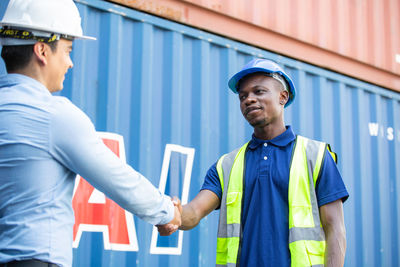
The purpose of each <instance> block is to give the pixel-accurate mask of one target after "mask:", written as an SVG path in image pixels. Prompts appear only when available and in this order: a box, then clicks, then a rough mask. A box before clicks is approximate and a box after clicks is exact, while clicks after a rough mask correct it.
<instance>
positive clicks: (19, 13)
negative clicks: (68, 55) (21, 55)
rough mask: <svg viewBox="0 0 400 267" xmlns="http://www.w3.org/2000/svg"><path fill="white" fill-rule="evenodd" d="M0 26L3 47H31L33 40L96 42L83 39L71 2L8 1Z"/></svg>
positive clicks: (62, 0)
mask: <svg viewBox="0 0 400 267" xmlns="http://www.w3.org/2000/svg"><path fill="white" fill-rule="evenodd" d="M0 26H1V27H2V29H1V37H2V39H3V40H2V43H3V45H18V44H28V43H31V44H32V43H35V42H37V41H38V39H37V38H35V37H36V36H39V37H47V38H51V39H54V38H53V37H54V36H53V35H57V36H58V38H59V37H60V36H61V37H63V38H68V39H75V38H82V39H91V40H95V39H96V38H94V37H89V36H84V35H83V33H82V27H81V17H80V15H79V11H78V9H77V7H76V5H75V4H74V2H73V1H72V0H10V2H9V4H8V7H7V9H6V12H5V13H4V17H3V19H2V20H1V22H0ZM7 30H8V31H7ZM10 30H11V31H10ZM13 30H14V31H13ZM18 30H20V31H18ZM39 40H41V39H39Z"/></svg>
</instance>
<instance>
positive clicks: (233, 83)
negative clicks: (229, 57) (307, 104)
mask: <svg viewBox="0 0 400 267" xmlns="http://www.w3.org/2000/svg"><path fill="white" fill-rule="evenodd" d="M256 72H264V73H277V74H279V75H281V76H282V77H283V78H284V79H285V81H286V82H287V84H288V85H289V88H288V89H289V100H288V102H287V103H286V105H285V107H287V106H289V105H290V104H291V103H292V101H293V99H294V97H295V94H296V93H295V92H296V90H295V87H294V84H293V82H292V80H291V79H290V78H289V77H288V76H287V75H286V74H285V73H283V72H282V71H270V70H267V69H264V68H259V67H252V68H248V69H244V70H241V71H239V72H238V73H236V74H235V75H233V76H232V78H230V79H229V81H228V86H229V88H230V89H231V90H232V92H234V93H235V94H238V85H239V81H240V80H241V79H243V78H244V77H245V76H247V75H249V74H252V73H256Z"/></svg>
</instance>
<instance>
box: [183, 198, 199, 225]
mask: <svg viewBox="0 0 400 267" xmlns="http://www.w3.org/2000/svg"><path fill="white" fill-rule="evenodd" d="M200 219H201V218H199V216H198V215H197V214H196V211H195V209H194V208H193V207H192V206H191V205H190V203H189V204H186V205H184V206H183V207H182V225H181V226H180V227H179V229H180V230H190V229H192V228H194V227H195V226H197V225H198V224H199V222H200Z"/></svg>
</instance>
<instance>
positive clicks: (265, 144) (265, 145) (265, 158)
mask: <svg viewBox="0 0 400 267" xmlns="http://www.w3.org/2000/svg"><path fill="white" fill-rule="evenodd" d="M267 146H268V144H267V143H264V147H267ZM267 159H268V157H267V156H264V160H267Z"/></svg>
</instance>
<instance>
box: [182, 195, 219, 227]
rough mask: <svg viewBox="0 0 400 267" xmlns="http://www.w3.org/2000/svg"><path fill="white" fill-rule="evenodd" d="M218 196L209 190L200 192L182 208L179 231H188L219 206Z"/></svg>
mask: <svg viewBox="0 0 400 267" xmlns="http://www.w3.org/2000/svg"><path fill="white" fill-rule="evenodd" d="M219 203H220V200H219V198H218V196H217V195H216V194H215V193H213V192H212V191H209V190H201V191H200V192H199V193H198V194H197V196H196V197H195V198H194V199H193V200H192V201H191V202H189V203H188V204H186V205H184V206H183V208H182V225H181V227H180V228H179V229H181V230H190V229H192V228H193V227H195V226H196V225H198V224H199V222H200V220H201V219H203V218H204V217H205V216H207V215H208V214H209V213H210V212H212V211H213V210H215V209H216V208H217V207H218V206H219Z"/></svg>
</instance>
